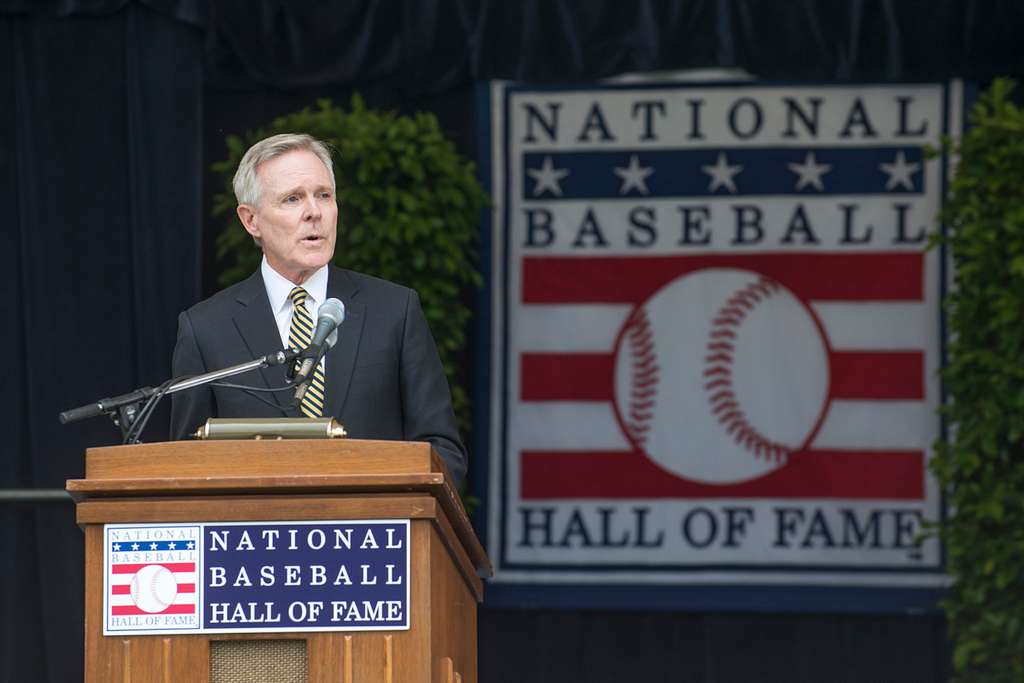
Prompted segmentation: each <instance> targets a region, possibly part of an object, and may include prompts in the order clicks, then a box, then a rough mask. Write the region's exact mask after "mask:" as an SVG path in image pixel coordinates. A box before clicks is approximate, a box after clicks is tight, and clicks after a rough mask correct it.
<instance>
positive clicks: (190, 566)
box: [110, 562, 196, 574]
mask: <svg viewBox="0 0 1024 683" xmlns="http://www.w3.org/2000/svg"><path fill="white" fill-rule="evenodd" d="M154 564H158V565H160V566H161V567H166V568H167V569H170V570H171V571H172V572H194V571H195V570H196V563H195V562H144V563H142V564H113V565H110V573H111V574H134V573H135V572H137V571H139V570H140V569H142V568H143V567H150V566H152V565H154Z"/></svg>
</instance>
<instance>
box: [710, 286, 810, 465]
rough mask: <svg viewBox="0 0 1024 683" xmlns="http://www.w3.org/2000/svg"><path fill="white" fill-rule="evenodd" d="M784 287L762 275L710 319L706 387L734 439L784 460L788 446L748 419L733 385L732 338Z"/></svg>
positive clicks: (715, 410) (756, 452)
mask: <svg viewBox="0 0 1024 683" xmlns="http://www.w3.org/2000/svg"><path fill="white" fill-rule="evenodd" d="M781 289H782V285H780V284H779V283H778V282H776V281H775V280H772V279H771V278H768V277H764V276H762V277H761V278H760V279H759V280H757V281H756V282H752V283H750V284H749V285H747V286H746V287H742V288H740V289H738V290H737V291H736V293H735V294H733V295H732V297H730V298H729V300H728V301H726V302H725V305H724V306H722V308H720V309H719V310H718V314H717V315H716V317H715V318H714V320H712V321H711V334H710V338H709V339H708V344H707V352H708V355H707V356H705V357H704V363H705V366H706V367H705V369H704V378H705V379H706V380H707V382H706V383H705V384H704V389H705V390H706V391H707V392H708V399H709V401H710V402H711V413H712V414H713V415H714V416H715V417H717V418H718V421H719V422H720V423H721V424H722V426H724V427H725V431H726V433H727V434H730V435H731V436H732V437H733V440H734V441H735V442H736V443H737V444H739V445H741V446H743V447H744V448H746V449H747V450H749V451H752V452H753V453H754V455H755V456H756V457H759V458H760V457H764V458H772V459H773V460H775V461H776V462H784V461H785V460H786V459H787V458H788V457H789V454H790V449H789V447H788V446H786V445H784V444H781V443H778V442H776V441H772V440H771V439H768V438H767V437H765V436H764V435H763V434H761V433H760V432H758V431H757V430H756V429H755V428H754V427H753V426H752V425H751V424H750V423H749V422H748V421H747V416H746V414H745V413H744V412H743V408H742V407H741V406H740V404H739V402H738V401H737V398H736V392H735V391H734V390H733V385H732V366H733V355H732V354H733V351H734V350H735V349H734V347H733V344H732V342H733V340H735V339H736V333H737V331H738V330H739V328H740V326H741V325H742V324H743V321H744V319H745V318H746V317H747V314H748V313H750V311H752V310H754V308H755V307H756V306H757V305H758V304H760V303H761V302H762V301H764V300H765V299H767V298H769V297H771V296H773V295H774V294H775V293H776V292H778V291H779V290H781Z"/></svg>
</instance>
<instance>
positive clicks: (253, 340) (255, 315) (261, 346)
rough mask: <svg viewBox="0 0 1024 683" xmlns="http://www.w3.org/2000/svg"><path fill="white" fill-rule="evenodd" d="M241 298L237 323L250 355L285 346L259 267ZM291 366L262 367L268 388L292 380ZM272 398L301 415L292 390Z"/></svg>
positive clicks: (294, 414)
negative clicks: (288, 372)
mask: <svg viewBox="0 0 1024 683" xmlns="http://www.w3.org/2000/svg"><path fill="white" fill-rule="evenodd" d="M237 301H238V303H239V304H240V306H239V310H238V312H237V313H236V314H235V318H234V320H235V326H236V327H237V328H238V332H239V334H241V335H242V339H243V340H244V341H245V345H246V346H247V347H248V349H249V356H250V357H251V358H257V357H259V356H263V355H266V354H268V353H274V352H275V351H279V350H280V349H281V337H280V335H279V334H278V331H277V322H276V320H275V319H274V314H273V312H272V311H271V310H270V300H269V299H268V298H267V288H266V286H265V285H264V284H263V275H262V274H261V273H260V271H259V270H257V271H256V272H255V273H253V275H252V276H250V277H249V279H248V280H246V281H245V282H243V283H242V286H241V287H240V288H239V290H238V297H237ZM286 373H287V368H285V366H283V365H276V366H273V367H269V368H261V369H260V376H261V377H262V378H263V382H264V384H266V385H267V388H272V387H280V386H284V385H285V384H287V383H288V378H287V376H286ZM270 396H271V397H272V400H274V401H276V402H277V404H278V406H279V407H280V408H281V411H282V412H283V413H284V414H285V415H288V416H291V417H297V416H298V411H297V410H295V409H291V410H289V409H288V408H287V406H288V404H290V403H291V398H292V397H291V394H290V393H288V392H275V393H272V394H270Z"/></svg>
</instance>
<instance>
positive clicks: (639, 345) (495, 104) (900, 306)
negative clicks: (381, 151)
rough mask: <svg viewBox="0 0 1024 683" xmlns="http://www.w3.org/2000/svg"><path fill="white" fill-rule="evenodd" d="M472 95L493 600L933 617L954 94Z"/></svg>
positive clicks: (859, 90) (548, 90)
mask: <svg viewBox="0 0 1024 683" xmlns="http://www.w3.org/2000/svg"><path fill="white" fill-rule="evenodd" d="M483 99H484V100H485V101H486V104H485V105H484V109H485V111H486V114H485V115H484V118H486V120H487V121H486V124H485V126H484V135H485V138H486V145H487V147H488V149H489V153H490V158H489V159H485V160H484V163H485V164H486V168H485V176H486V175H489V178H488V181H489V182H490V188H491V192H492V196H493V198H494V208H493V215H492V226H491V230H490V234H489V236H488V237H489V244H485V246H486V247H488V250H489V254H490V278H489V280H490V287H491V290H490V293H491V301H492V309H491V330H490V333H491V354H492V355H491V364H490V386H491V395H490V397H489V400H490V405H489V416H488V418H489V423H490V424H489V434H490V444H489V452H490V457H489V462H488V464H487V467H488V469H487V474H486V477H487V489H486V494H485V508H486V509H485V511H484V514H485V517H486V521H485V526H486V536H487V543H488V549H489V552H490V553H491V557H492V559H493V560H494V562H495V565H496V576H495V579H494V581H493V582H492V594H493V595H495V596H496V598H495V599H496V600H498V601H499V602H501V601H502V600H505V599H506V598H508V601H509V602H518V603H522V602H523V600H524V599H526V598H524V596H527V595H528V596H529V598H528V600H530V601H531V602H532V603H533V604H538V605H544V604H550V605H555V604H582V605H597V606H600V605H610V604H623V605H633V606H643V605H648V606H649V605H661V606H674V607H681V608H686V607H712V608H713V607H715V606H725V607H728V606H735V607H737V608H750V607H758V608H780V607H792V608H795V609H818V608H820V609H907V608H913V607H925V608H927V607H928V606H929V605H934V600H935V597H936V594H937V591H938V589H939V588H940V587H941V586H942V585H943V584H944V576H943V557H942V548H941V546H940V544H939V543H938V541H936V540H935V539H924V540H923V539H922V530H923V529H922V525H923V523H925V522H926V521H927V520H938V519H939V518H940V515H941V514H942V509H943V508H942V496H941V492H940V490H939V489H938V487H937V485H936V483H935V481H934V479H933V478H932V477H931V476H930V474H929V472H928V467H927V463H928V459H929V457H930V456H931V452H932V450H931V449H932V444H933V442H934V441H935V440H936V438H938V437H939V435H940V430H941V422H940V419H939V417H938V415H937V407H938V405H939V402H940V395H941V386H940V382H939V379H938V377H937V374H936V373H937V370H938V368H939V367H940V364H941V358H942V334H943V330H942V315H941V311H940V304H939V302H940V297H941V295H942V292H943V291H944V281H945V280H946V279H947V275H946V267H945V264H944V256H943V254H942V252H941V251H939V250H928V249H927V248H926V247H927V242H928V234H929V233H930V232H933V231H934V230H936V229H937V227H936V226H937V216H936V214H937V212H938V210H939V207H940V200H941V197H942V195H943V190H944V187H945V184H946V178H947V172H948V170H947V164H946V160H945V159H944V158H942V157H938V158H926V156H925V153H924V149H923V147H924V146H925V145H932V146H938V144H939V141H940V136H941V135H943V134H949V133H950V132H951V131H955V130H958V129H959V127H960V126H961V122H960V117H961V112H962V104H961V101H962V99H963V98H962V93H961V91H960V88H959V86H957V85H955V84H953V85H943V84H911V85H907V84H900V85H853V86H851V85H835V84H823V85H800V86H794V85H775V84H769V83H759V82H755V81H744V82H732V83H714V84H709V83H685V82H665V83H650V82H645V83H618V84H607V85H605V84H602V85H594V86H584V87H573V88H564V89H563V88H557V87H534V86H524V85H516V84H511V83H493V84H491V86H490V89H489V91H488V92H487V96H486V97H484V98H483ZM524 591H525V592H524ZM509 596H511V597H509Z"/></svg>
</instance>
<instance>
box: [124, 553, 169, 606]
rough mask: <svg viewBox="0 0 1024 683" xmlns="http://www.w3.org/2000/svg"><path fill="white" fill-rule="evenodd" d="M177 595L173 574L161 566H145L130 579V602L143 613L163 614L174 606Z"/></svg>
mask: <svg viewBox="0 0 1024 683" xmlns="http://www.w3.org/2000/svg"><path fill="white" fill-rule="evenodd" d="M177 595H178V582H177V581H175V579H174V574H173V573H172V572H171V571H170V570H169V569H167V567H164V566H163V565H159V564H150V565H146V566H145V567H143V568H142V569H140V570H139V571H137V572H135V576H133V577H132V582H131V596H132V600H133V601H134V602H135V605H136V607H138V608H139V609H141V610H142V611H144V612H149V613H151V614H155V613H157V612H163V611H164V610H165V609H167V608H168V607H170V606H171V605H172V604H174V598H176V597H177Z"/></svg>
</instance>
